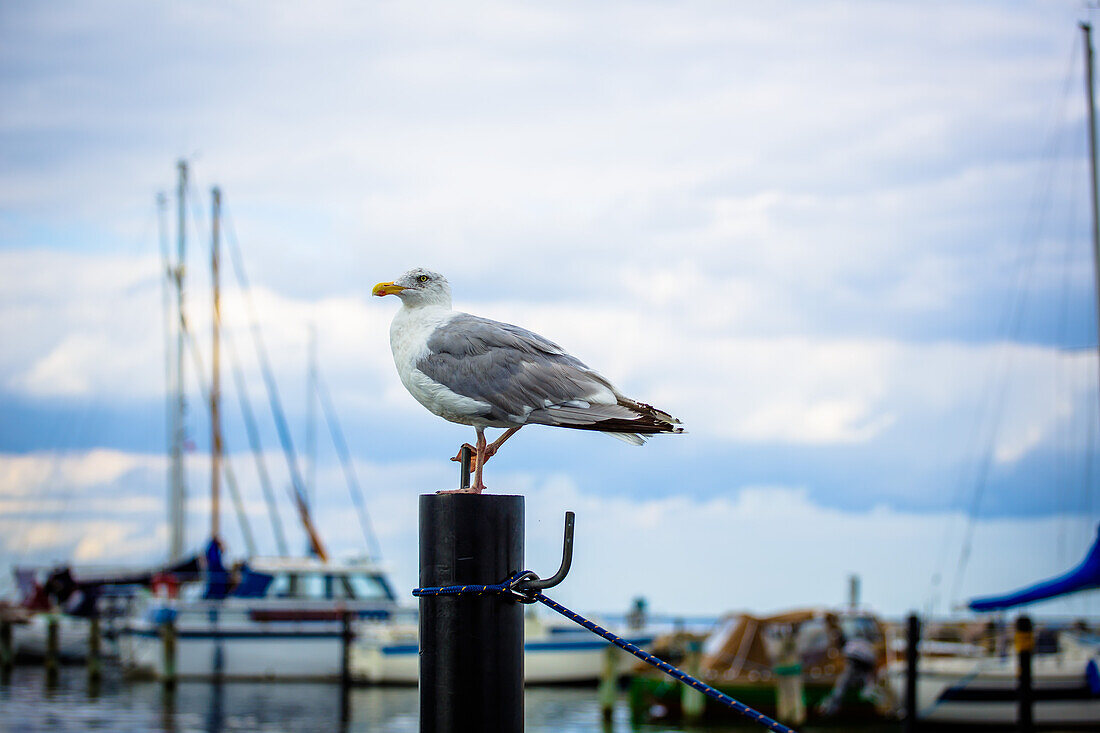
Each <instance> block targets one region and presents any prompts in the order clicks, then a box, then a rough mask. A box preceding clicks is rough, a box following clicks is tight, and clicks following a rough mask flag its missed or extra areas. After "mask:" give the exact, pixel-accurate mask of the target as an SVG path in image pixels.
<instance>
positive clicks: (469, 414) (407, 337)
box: [390, 306, 490, 425]
mask: <svg viewBox="0 0 1100 733" xmlns="http://www.w3.org/2000/svg"><path fill="white" fill-rule="evenodd" d="M454 317H455V312H454V311H452V310H450V309H448V308H439V307H434V306H428V307H420V308H404V307H402V308H401V309H400V310H399V311H397V314H396V315H395V316H394V317H393V321H392V322H391V323H390V349H391V350H392V351H393V363H394V365H395V366H396V367H397V374H398V376H399V377H401V383H402V384H404V385H405V389H407V390H409V394H411V395H412V396H413V397H414V398H416V401H417V402H419V403H420V404H422V405H424V407H426V408H428V409H429V410H430V411H432V412H433V413H435V414H436V415H439V416H440V417H442V418H444V419H447V420H450V421H451V422H457V423H462V424H464V425H475V424H478V423H479V422H481V421H479V420H478V419H477V418H478V416H479V415H483V414H484V413H485V412H486V411H487V410H488V409H489V408H490V406H489V405H488V404H487V403H485V402H481V401H479V400H474V399H470V398H469V397H464V396H463V395H460V394H458V393H456V392H452V391H451V390H450V389H448V388H447V386H446V385H444V384H440V383H439V382H436V381H435V380H433V379H431V378H430V377H428V375H426V374H424V372H422V371H420V370H419V369H417V368H416V363H417V362H418V361H420V360H421V359H423V358H424V357H425V356H427V355H428V351H429V350H428V338H429V337H431V335H432V333H433V332H435V330H436V329H437V328H439V327H440V326H442V325H444V324H446V323H447V322H448V321H450V320H451V319H452V318H454Z"/></svg>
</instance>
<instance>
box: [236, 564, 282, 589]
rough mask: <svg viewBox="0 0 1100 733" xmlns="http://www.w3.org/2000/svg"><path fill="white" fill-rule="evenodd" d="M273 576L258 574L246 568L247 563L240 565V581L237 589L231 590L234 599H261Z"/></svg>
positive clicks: (273, 578)
mask: <svg viewBox="0 0 1100 733" xmlns="http://www.w3.org/2000/svg"><path fill="white" fill-rule="evenodd" d="M273 580H275V576H273V575H269V574H267V573H260V572H257V571H255V570H253V569H252V568H250V567H248V563H244V564H243V565H241V579H240V581H239V582H238V583H237V587H236V588H234V589H233V597H234V598H263V597H264V596H265V595H267V589H268V587H269V586H270V585H271V582H272V581H273Z"/></svg>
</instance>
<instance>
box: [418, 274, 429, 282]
mask: <svg viewBox="0 0 1100 733" xmlns="http://www.w3.org/2000/svg"><path fill="white" fill-rule="evenodd" d="M416 279H417V280H419V281H420V282H422V283H426V282H428V276H427V275H421V276H420V277H418V278H416Z"/></svg>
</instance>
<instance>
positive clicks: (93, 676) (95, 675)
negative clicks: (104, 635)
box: [88, 616, 102, 686]
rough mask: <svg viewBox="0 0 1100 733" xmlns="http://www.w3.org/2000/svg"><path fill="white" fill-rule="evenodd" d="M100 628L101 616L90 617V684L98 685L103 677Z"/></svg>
mask: <svg viewBox="0 0 1100 733" xmlns="http://www.w3.org/2000/svg"><path fill="white" fill-rule="evenodd" d="M99 640H100V628H99V617H98V616H92V617H91V618H90V619H88V684H90V685H93V686H95V685H97V684H98V683H99V680H100V678H101V677H102V663H101V662H100V659H99Z"/></svg>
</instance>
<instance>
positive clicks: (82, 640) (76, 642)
mask: <svg viewBox="0 0 1100 733" xmlns="http://www.w3.org/2000/svg"><path fill="white" fill-rule="evenodd" d="M57 621H58V625H57V655H58V661H59V662H62V663H81V662H84V661H85V660H86V659H87V658H88V636H89V631H90V629H91V624H90V623H89V621H88V620H87V619H84V618H75V617H72V616H65V615H58V616H57ZM48 623H49V616H48V615H47V614H36V615H34V616H31V618H30V620H29V621H28V622H27V623H25V624H22V623H20V624H12V650H13V651H14V652H15V656H16V658H17V659H28V660H41V659H45V657H46V638H47V635H48V631H47V627H48ZM111 651H112V649H111V647H110V645H109V644H107V642H106V640H101V642H100V648H99V653H100V655H102V656H110V653H111Z"/></svg>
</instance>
